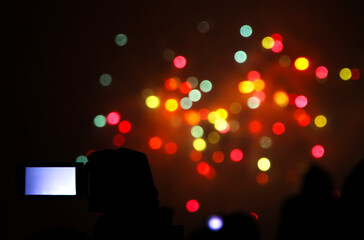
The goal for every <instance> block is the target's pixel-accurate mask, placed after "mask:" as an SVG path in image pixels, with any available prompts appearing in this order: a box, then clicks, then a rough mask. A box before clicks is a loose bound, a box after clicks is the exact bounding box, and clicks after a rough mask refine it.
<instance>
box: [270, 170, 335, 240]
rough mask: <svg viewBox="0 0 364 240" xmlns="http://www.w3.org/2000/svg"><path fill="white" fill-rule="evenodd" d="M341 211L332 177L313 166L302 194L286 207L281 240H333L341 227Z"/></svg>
mask: <svg viewBox="0 0 364 240" xmlns="http://www.w3.org/2000/svg"><path fill="white" fill-rule="evenodd" d="M338 209H339V203H338V201H337V200H336V199H335V198H334V197H333V195H332V183H331V178H330V176H329V175H328V174H327V173H326V171H324V170H323V169H322V168H320V167H318V166H316V165H312V166H311V167H310V168H309V170H308V171H307V172H306V174H305V176H304V179H303V183H302V187H301V193H300V194H299V195H297V196H294V197H292V198H289V199H288V200H287V201H286V202H285V204H284V206H283V209H282V212H281V220H280V226H279V229H278V236H277V239H331V237H334V236H335V234H336V233H335V229H337V228H338V226H339V224H338V219H339V216H340V214H339V210H338Z"/></svg>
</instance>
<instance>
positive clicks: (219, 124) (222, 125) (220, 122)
mask: <svg viewBox="0 0 364 240" xmlns="http://www.w3.org/2000/svg"><path fill="white" fill-rule="evenodd" d="M228 126H229V124H228V122H227V121H226V120H224V119H222V118H219V119H217V120H216V121H215V124H214V127H215V129H216V130H217V131H219V132H225V130H226V129H227V128H228Z"/></svg>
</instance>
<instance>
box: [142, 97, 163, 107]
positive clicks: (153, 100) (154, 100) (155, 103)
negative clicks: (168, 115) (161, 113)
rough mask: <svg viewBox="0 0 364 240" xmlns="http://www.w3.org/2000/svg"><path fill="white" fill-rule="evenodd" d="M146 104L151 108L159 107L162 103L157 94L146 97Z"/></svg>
mask: <svg viewBox="0 0 364 240" xmlns="http://www.w3.org/2000/svg"><path fill="white" fill-rule="evenodd" d="M145 104H146V105H147V107H149V108H157V107H159V105H160V100H159V98H158V97H157V96H153V95H152V96H149V97H147V98H146V99H145Z"/></svg>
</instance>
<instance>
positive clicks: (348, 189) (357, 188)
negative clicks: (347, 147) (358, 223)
mask: <svg viewBox="0 0 364 240" xmlns="http://www.w3.org/2000/svg"><path fill="white" fill-rule="evenodd" d="M363 192H364V159H362V160H361V161H360V162H359V164H358V165H357V166H356V167H355V168H354V169H353V171H352V172H351V173H350V175H349V176H348V177H347V179H346V180H345V183H344V187H343V198H344V199H345V200H347V201H350V202H352V203H357V205H360V206H362V205H363V202H364V193H363ZM362 208H363V207H362Z"/></svg>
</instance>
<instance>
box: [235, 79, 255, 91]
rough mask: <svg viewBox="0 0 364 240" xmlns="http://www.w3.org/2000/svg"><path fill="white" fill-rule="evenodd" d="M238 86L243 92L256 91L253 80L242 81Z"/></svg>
mask: <svg viewBox="0 0 364 240" xmlns="http://www.w3.org/2000/svg"><path fill="white" fill-rule="evenodd" d="M238 88H239V91H240V92H241V93H251V92H253V91H254V83H253V82H252V81H241V82H240V83H239V85H238Z"/></svg>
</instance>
